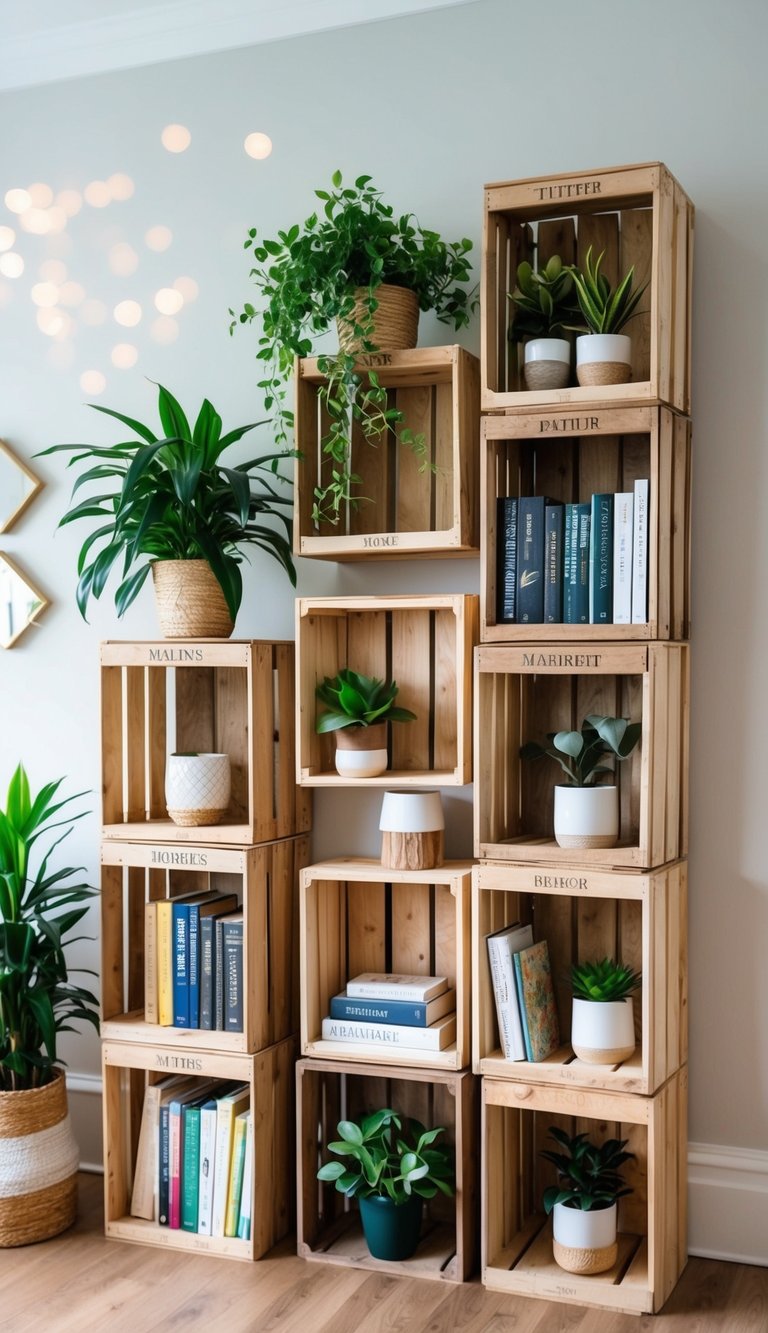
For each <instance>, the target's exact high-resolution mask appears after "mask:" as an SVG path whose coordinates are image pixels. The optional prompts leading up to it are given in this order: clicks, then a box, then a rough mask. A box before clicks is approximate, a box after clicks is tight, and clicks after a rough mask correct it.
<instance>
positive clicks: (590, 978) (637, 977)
mask: <svg viewBox="0 0 768 1333" xmlns="http://www.w3.org/2000/svg"><path fill="white" fill-rule="evenodd" d="M642 984H643V978H642V974H641V973H640V972H633V971H632V968H631V967H629V966H628V965H627V964H626V963H617V962H615V961H614V959H613V958H604V959H603V960H602V962H593V963H574V964H573V967H572V968H571V985H572V986H573V994H574V997H575V998H576V999H577V1000H595V1001H597V1002H602V1003H604V1004H607V1003H609V1002H610V1001H614V1000H625V999H626V998H627V996H628V995H631V994H632V992H633V991H635V990H637V989H638V987H639V986H642Z"/></svg>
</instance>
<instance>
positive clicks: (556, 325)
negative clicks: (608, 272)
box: [509, 255, 579, 342]
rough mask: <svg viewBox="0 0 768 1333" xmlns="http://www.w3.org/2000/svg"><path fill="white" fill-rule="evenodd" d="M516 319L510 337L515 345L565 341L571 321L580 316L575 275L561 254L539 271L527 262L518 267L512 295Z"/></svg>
mask: <svg viewBox="0 0 768 1333" xmlns="http://www.w3.org/2000/svg"><path fill="white" fill-rule="evenodd" d="M509 300H510V301H512V302H513V304H514V306H515V317H514V320H513V322H512V324H511V325H510V330H509V336H510V338H511V340H512V341H513V342H522V341H523V339H524V338H562V336H563V333H564V331H565V330H566V329H568V328H569V327H570V321H572V320H573V318H574V316H576V315H577V314H578V310H579V307H578V304H577V302H576V296H575V291H574V275H573V273H572V271H571V269H570V268H569V267H567V266H566V265H565V264H563V261H562V259H561V258H560V256H559V255H552V256H551V258H550V259H548V260H547V262H546V264H545V265H544V267H543V268H542V269H539V270H538V272H537V271H535V270H534V269H533V268H532V267H531V265H530V264H529V263H528V261H527V260H523V262H522V263H521V264H518V267H517V281H516V286H515V290H514V291H513V292H511V293H510V294H509Z"/></svg>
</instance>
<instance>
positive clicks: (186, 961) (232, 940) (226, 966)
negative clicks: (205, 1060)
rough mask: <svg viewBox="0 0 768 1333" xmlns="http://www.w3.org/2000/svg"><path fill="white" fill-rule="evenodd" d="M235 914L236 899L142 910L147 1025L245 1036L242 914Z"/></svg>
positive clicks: (212, 897)
mask: <svg viewBox="0 0 768 1333" xmlns="http://www.w3.org/2000/svg"><path fill="white" fill-rule="evenodd" d="M237 909H238V902H237V895H236V894H234V893H197V894H191V895H187V896H186V897H183V898H161V899H160V900H159V901H157V902H150V903H147V904H146V907H145V916H144V1019H145V1022H147V1023H159V1024H160V1026H161V1027H177V1028H204V1029H208V1030H214V1031H219V1032H242V1031H243V914H242V912H241V911H238V910H237Z"/></svg>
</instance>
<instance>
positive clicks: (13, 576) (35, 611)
mask: <svg viewBox="0 0 768 1333" xmlns="http://www.w3.org/2000/svg"><path fill="white" fill-rule="evenodd" d="M47 606H50V602H49V601H48V598H47V597H44V596H43V594H42V593H41V592H40V589H39V588H36V587H35V585H34V584H33V583H32V581H31V580H30V579H29V577H28V576H27V575H26V574H24V573H23V572H22V570H20V569H19V567H18V565H15V564H14V562H13V561H12V560H11V557H10V556H9V555H7V554H6V552H5V551H0V648H12V647H13V645H14V644H15V643H17V642H18V640H19V639H20V638H21V636H22V634H23V633H24V631H25V630H26V629H29V627H30V625H34V624H35V622H36V620H37V617H38V616H39V615H40V614H41V613H42V612H43V611H44V610H45V608H46V607H47Z"/></svg>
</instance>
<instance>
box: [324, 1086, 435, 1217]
mask: <svg viewBox="0 0 768 1333" xmlns="http://www.w3.org/2000/svg"><path fill="white" fill-rule="evenodd" d="M337 1131H338V1134H339V1139H338V1140H337V1141H335V1142H334V1143H329V1144H328V1151H329V1152H332V1153H336V1155H337V1156H339V1157H342V1158H343V1161H341V1162H326V1163H325V1165H323V1166H321V1167H320V1170H319V1171H318V1173H317V1179H318V1180H327V1181H333V1182H334V1183H335V1186H336V1189H337V1190H338V1191H339V1193H340V1194H345V1195H346V1196H347V1198H349V1199H351V1198H354V1197H355V1195H357V1196H358V1197H361V1198H370V1197H371V1196H372V1195H380V1196H382V1197H383V1198H389V1199H391V1200H392V1202H393V1203H399V1204H401V1203H406V1202H407V1200H408V1199H409V1198H410V1197H411V1196H412V1195H413V1194H418V1195H421V1197H422V1199H434V1197H435V1195H436V1194H437V1193H438V1192H439V1193H440V1194H445V1195H447V1196H448V1197H450V1196H451V1195H452V1194H453V1180H454V1168H453V1154H452V1153H451V1152H450V1151H449V1149H447V1148H444V1147H435V1146H434V1144H435V1140H436V1139H437V1138H438V1136H439V1135H440V1134H444V1133H445V1130H444V1129H442V1128H439V1129H425V1128H424V1126H423V1125H422V1124H420V1123H419V1121H418V1120H413V1119H410V1120H408V1119H406V1118H405V1117H404V1116H399V1115H397V1113H396V1112H395V1111H392V1110H389V1109H387V1110H383V1111H374V1112H373V1114H372V1115H367V1116H364V1117H363V1118H362V1120H361V1121H360V1122H359V1123H358V1122H357V1121H354V1120H340V1121H339V1123H338V1125H337Z"/></svg>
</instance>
